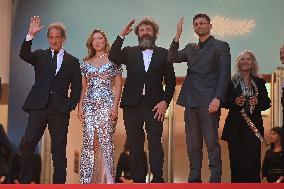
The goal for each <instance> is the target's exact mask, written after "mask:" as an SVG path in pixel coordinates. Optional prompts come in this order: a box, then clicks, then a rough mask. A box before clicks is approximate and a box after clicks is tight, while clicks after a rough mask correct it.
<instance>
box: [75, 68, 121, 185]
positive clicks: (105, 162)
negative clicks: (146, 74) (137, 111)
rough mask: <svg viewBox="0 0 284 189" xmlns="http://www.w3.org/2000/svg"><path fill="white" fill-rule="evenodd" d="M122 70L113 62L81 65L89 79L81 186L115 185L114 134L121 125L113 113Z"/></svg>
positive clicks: (85, 98)
mask: <svg viewBox="0 0 284 189" xmlns="http://www.w3.org/2000/svg"><path fill="white" fill-rule="evenodd" d="M121 72H122V70H121V68H119V67H118V66H116V65H115V64H113V63H112V62H109V63H106V64H104V65H102V66H100V67H95V66H93V65H91V64H88V63H86V62H84V63H82V64H81V73H82V76H84V77H86V79H87V90H86V94H85V96H84V99H83V104H82V106H83V112H84V116H85V118H84V119H85V120H84V124H83V146H82V153H81V159H80V183H83V184H88V183H114V179H115V168H114V132H115V127H116V123H117V121H113V120H111V119H110V116H109V113H110V109H111V107H112V104H113V100H114V93H113V80H114V77H115V76H116V75H118V74H121Z"/></svg>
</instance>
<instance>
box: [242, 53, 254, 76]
mask: <svg viewBox="0 0 284 189" xmlns="http://www.w3.org/2000/svg"><path fill="white" fill-rule="evenodd" d="M252 66H253V60H252V57H251V55H250V54H249V53H244V54H243V56H242V57H241V58H240V62H239V69H240V71H242V72H247V71H250V70H251V69H252Z"/></svg>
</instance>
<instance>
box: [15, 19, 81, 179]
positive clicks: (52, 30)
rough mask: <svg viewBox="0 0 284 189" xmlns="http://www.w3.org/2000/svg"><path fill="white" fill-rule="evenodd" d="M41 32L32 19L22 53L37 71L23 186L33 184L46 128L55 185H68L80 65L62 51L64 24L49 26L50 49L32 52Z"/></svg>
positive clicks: (23, 162)
mask: <svg viewBox="0 0 284 189" xmlns="http://www.w3.org/2000/svg"><path fill="white" fill-rule="evenodd" d="M42 28H43V26H41V25H40V18H39V17H38V16H34V17H32V18H31V22H30V27H29V32H28V34H27V36H26V39H25V40H24V42H23V44H22V47H21V51H20V57H21V59H23V60H24V61H25V62H27V63H29V64H31V65H32V66H33V67H34V70H35V83H34V85H33V87H32V89H31V91H30V93H29V95H28V97H27V99H26V101H25V104H24V106H23V109H24V110H25V111H27V112H28V113H29V118H28V125H27V128H26V131H25V139H26V140H25V144H24V147H23V152H22V153H23V154H22V160H21V183H30V182H31V179H32V173H31V170H30V169H29V163H30V161H31V159H32V155H33V152H34V149H35V146H36V144H37V143H38V142H39V140H40V139H41V137H42V135H43V133H44V130H45V128H46V127H47V125H48V129H49V133H50V136H51V151H52V159H53V167H54V174H53V183H65V181H66V166H67V159H66V144H67V133H68V125H69V117H70V111H71V110H74V109H75V108H76V105H77V102H78V100H79V97H80V93H81V88H82V84H81V71H80V63H79V60H78V59H77V58H75V57H73V56H72V55H70V54H68V53H67V52H66V51H65V50H64V49H63V43H64V41H65V40H66V31H65V27H64V25H63V24H62V23H53V24H51V25H49V27H48V31H47V38H48V42H49V46H50V47H49V49H46V50H42V49H40V50H36V51H34V52H31V46H32V39H33V38H34V37H35V36H36V34H37V33H38V32H39V31H40V30H41V29H42ZM69 88H70V89H71V90H70V95H68V92H69V91H68V90H69Z"/></svg>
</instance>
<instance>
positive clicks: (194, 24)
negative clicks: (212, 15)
mask: <svg viewBox="0 0 284 189" xmlns="http://www.w3.org/2000/svg"><path fill="white" fill-rule="evenodd" d="M204 24H209V23H208V22H205V21H200V22H195V23H193V26H194V27H196V26H198V25H200V26H202V25H204Z"/></svg>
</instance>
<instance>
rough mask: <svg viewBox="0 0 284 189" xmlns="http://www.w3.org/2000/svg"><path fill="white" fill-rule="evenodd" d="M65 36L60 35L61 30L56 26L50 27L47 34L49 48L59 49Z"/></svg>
mask: <svg viewBox="0 0 284 189" xmlns="http://www.w3.org/2000/svg"><path fill="white" fill-rule="evenodd" d="M65 39H66V37H65V36H62V32H61V30H60V29H58V28H51V29H50V30H49V34H48V43H49V46H50V48H51V49H53V50H55V51H60V49H62V47H63V43H64V42H65Z"/></svg>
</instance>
